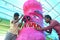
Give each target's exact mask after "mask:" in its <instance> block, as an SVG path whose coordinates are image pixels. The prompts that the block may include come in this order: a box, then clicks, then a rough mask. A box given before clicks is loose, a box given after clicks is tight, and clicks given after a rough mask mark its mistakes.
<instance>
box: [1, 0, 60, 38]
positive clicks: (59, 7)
mask: <svg viewBox="0 0 60 40" xmlns="http://www.w3.org/2000/svg"><path fill="white" fill-rule="evenodd" d="M26 1H27V0H0V18H4V19H8V20H11V19H12V18H13V15H14V13H15V12H18V13H19V14H20V15H22V14H23V4H24V2H26ZM37 1H38V2H40V3H41V4H42V7H43V15H47V14H48V15H50V16H51V17H52V18H53V19H55V20H57V21H58V22H60V0H37ZM44 24H45V26H47V25H48V24H46V23H45V22H44ZM54 32H55V31H53V33H52V34H51V35H50V37H51V36H52V37H53V36H54V35H53V34H54ZM56 35H57V34H56Z"/></svg>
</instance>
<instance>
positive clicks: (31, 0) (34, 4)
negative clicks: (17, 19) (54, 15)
mask: <svg viewBox="0 0 60 40" xmlns="http://www.w3.org/2000/svg"><path fill="white" fill-rule="evenodd" d="M23 11H24V15H28V16H30V17H31V18H32V19H33V21H35V22H36V23H37V24H39V25H40V26H43V15H42V11H43V10H42V5H41V3H40V2H38V1H37V0H27V1H26V2H25V3H24V5H23ZM35 11H38V12H40V13H38V12H35Z"/></svg>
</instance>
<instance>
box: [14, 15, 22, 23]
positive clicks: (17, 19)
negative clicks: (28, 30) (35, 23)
mask: <svg viewBox="0 0 60 40" xmlns="http://www.w3.org/2000/svg"><path fill="white" fill-rule="evenodd" d="M22 17H23V15H22V16H21V17H20V18H19V19H17V20H16V21H15V22H14V23H16V22H18V21H19V20H20V19H21V18H22Z"/></svg>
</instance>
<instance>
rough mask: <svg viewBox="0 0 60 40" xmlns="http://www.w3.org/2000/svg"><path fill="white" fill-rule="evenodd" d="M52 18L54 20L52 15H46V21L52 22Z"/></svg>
mask: <svg viewBox="0 0 60 40" xmlns="http://www.w3.org/2000/svg"><path fill="white" fill-rule="evenodd" d="M50 20H52V18H51V16H49V15H45V22H46V23H50Z"/></svg>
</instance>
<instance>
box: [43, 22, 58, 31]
mask: <svg viewBox="0 0 60 40" xmlns="http://www.w3.org/2000/svg"><path fill="white" fill-rule="evenodd" d="M57 24H58V22H57V21H52V22H51V23H50V25H49V26H48V27H45V28H43V29H42V30H43V31H46V30H50V31H52V30H51V29H52V28H54V27H55V26H56V25H57Z"/></svg>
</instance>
